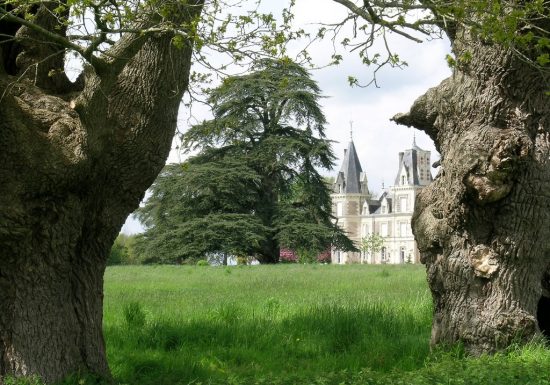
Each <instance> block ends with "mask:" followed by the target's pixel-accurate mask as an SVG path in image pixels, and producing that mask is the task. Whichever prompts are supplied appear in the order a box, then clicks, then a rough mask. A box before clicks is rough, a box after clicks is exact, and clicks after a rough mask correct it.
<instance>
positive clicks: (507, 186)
mask: <svg viewBox="0 0 550 385" xmlns="http://www.w3.org/2000/svg"><path fill="white" fill-rule="evenodd" d="M487 135H488V136H494V138H493V140H492V142H493V146H492V148H491V149H490V150H489V151H488V154H487V155H486V158H485V159H481V162H479V163H478V165H477V166H476V167H475V169H474V170H472V172H471V173H469V174H468V175H467V176H466V178H465V179H464V184H465V185H466V186H467V187H468V190H469V191H470V192H471V193H472V195H473V197H474V200H475V202H477V203H478V204H481V205H484V204H487V203H493V202H496V201H499V200H502V199H504V198H505V197H506V196H507V195H508V194H509V193H510V191H511V190H512V187H513V186H514V183H515V179H516V178H517V174H518V171H519V169H520V167H521V163H522V162H523V161H524V160H525V159H526V158H527V157H528V156H530V154H531V153H532V146H533V145H532V142H531V140H530V139H529V138H527V137H526V136H525V133H521V132H520V131H516V130H511V129H507V130H499V129H495V128H492V129H489V130H488V133H487Z"/></svg>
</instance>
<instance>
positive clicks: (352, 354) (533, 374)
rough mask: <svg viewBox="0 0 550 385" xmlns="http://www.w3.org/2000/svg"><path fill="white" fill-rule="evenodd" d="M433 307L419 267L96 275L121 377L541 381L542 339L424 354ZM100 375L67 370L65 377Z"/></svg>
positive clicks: (462, 384) (545, 368) (130, 270)
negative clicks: (486, 349) (479, 351)
mask: <svg viewBox="0 0 550 385" xmlns="http://www.w3.org/2000/svg"><path fill="white" fill-rule="evenodd" d="M431 312H432V309H431V297H430V294H429V292H428V289H427V285H426V282H425V273H424V270H423V268H422V267H421V266H411V265H406V266H358V265H351V266H329V265H280V266H253V267H250V266H244V267H203V266H201V267H199V266H197V267H193V266H158V267H155V266H149V267H146V266H125V267H122V266H121V267H110V268H108V270H107V273H106V276H105V314H104V329H105V337H106V344H107V354H108V358H109V363H110V366H111V370H112V372H113V375H114V380H115V382H116V383H117V384H120V385H153V384H154V385H183V384H194V385H199V384H200V385H206V384H212V385H214V384H216V385H218V384H219V385H221V384H224V385H225V384H229V385H254V384H257V385H260V384H266V385H267V384H270V385H286V384H314V385H329V384H334V385H399V384H401V385H550V350H549V349H548V348H547V347H546V346H545V345H544V344H543V343H541V342H538V343H536V342H533V343H532V344H529V345H527V346H523V347H512V348H510V349H509V350H508V351H507V352H503V353H500V354H497V355H494V356H483V357H478V358H474V357H467V356H465V355H464V353H463V351H462V349H460V347H459V346H456V347H453V348H451V349H447V350H443V349H441V350H437V351H430V349H429V346H428V341H429V336H430V324H431ZM99 383H100V382H97V380H96V379H94V378H93V377H91V376H86V375H85V374H83V375H79V374H75V375H73V376H71V377H70V378H68V379H67V380H66V381H64V382H63V383H62V385H73V384H78V385H97V384H99ZM4 384H6V385H41V383H40V381H39V380H37V379H33V378H31V379H9V378H8V379H4Z"/></svg>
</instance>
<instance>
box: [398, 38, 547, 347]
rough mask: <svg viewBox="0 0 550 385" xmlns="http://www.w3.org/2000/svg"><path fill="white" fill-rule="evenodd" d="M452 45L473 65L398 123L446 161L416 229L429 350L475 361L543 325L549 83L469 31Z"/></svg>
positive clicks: (422, 199)
mask: <svg viewBox="0 0 550 385" xmlns="http://www.w3.org/2000/svg"><path fill="white" fill-rule="evenodd" d="M452 44H453V51H454V53H455V54H456V56H457V58H461V57H468V56H471V59H469V60H468V61H464V62H460V60H459V64H458V65H457V67H456V68H455V69H454V73H453V75H452V76H451V77H450V78H448V79H446V80H444V81H443V82H442V83H441V84H440V85H439V86H437V87H435V88H433V89H430V90H429V91H428V92H427V93H426V94H425V95H423V96H421V97H420V98H419V99H418V100H416V102H415V103H414V105H413V106H412V108H411V110H410V112H409V113H407V114H400V115H397V116H396V117H394V120H396V121H397V122H398V123H401V124H405V125H409V126H414V127H416V128H419V129H421V130H424V131H425V132H426V133H427V134H428V135H429V136H430V137H431V138H432V139H433V140H434V142H435V144H436V147H437V149H438V151H439V152H440V153H441V158H442V159H441V169H440V171H439V174H438V176H437V177H436V179H435V181H434V183H432V184H431V185H430V186H429V187H427V188H425V189H424V190H423V191H422V192H421V193H420V195H419V196H418V198H417V203H416V207H415V212H414V216H413V223H412V226H413V232H414V234H415V237H416V240H417V242H418V247H419V250H420V252H421V261H422V263H424V264H425V265H426V270H427V273H428V282H429V286H430V289H431V291H432V295H433V300H434V307H435V309H434V319H433V325H432V336H431V342H432V344H454V343H457V342H461V343H463V344H464V346H465V348H466V349H467V351H469V352H471V353H473V354H481V353H485V352H493V351H496V350H499V349H502V348H505V347H506V346H508V345H510V344H511V343H513V342H516V341H517V342H523V341H526V340H529V339H531V338H533V337H534V336H535V335H537V334H538V333H539V330H540V329H539V323H541V324H544V322H546V324H547V322H548V320H546V321H545V320H544V319H539V320H537V310H538V309H537V306H538V304H539V301H540V300H541V297H543V296H546V297H548V296H550V292H549V291H548V288H549V287H548V286H547V285H548V275H545V272H547V271H548V267H549V262H550V258H549V257H550V253H549V251H550V226H549V224H550V167H549V166H550V164H549V156H550V103H549V101H550V100H549V97H548V96H546V95H545V92H547V91H549V90H550V78H549V76H548V73H546V74H545V73H544V72H541V71H539V70H538V69H536V68H535V67H533V66H531V65H529V64H526V63H525V62H523V61H522V60H520V58H519V57H518V56H517V55H516V54H514V53H513V52H512V51H511V50H508V49H506V48H503V47H501V46H498V45H493V44H489V43H487V42H484V41H481V40H479V39H477V38H474V37H472V36H471V35H470V34H469V32H468V30H464V29H463V30H461V29H458V30H457V32H456V34H455V35H453V36H452ZM465 53H468V55H466V56H464V54H465ZM545 285H546V289H545V288H544V286H545ZM541 303H543V305H541V306H548V305H547V304H548V302H545V301H542V302H541ZM544 304H546V305H544ZM539 317H541V311H540V309H539Z"/></svg>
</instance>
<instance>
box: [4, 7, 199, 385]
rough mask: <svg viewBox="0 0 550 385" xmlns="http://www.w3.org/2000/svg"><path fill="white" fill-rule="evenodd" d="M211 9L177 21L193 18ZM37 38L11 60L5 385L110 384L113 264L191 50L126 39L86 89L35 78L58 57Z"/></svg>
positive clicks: (159, 152) (165, 136) (155, 159)
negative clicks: (108, 316) (41, 384)
mask: <svg viewBox="0 0 550 385" xmlns="http://www.w3.org/2000/svg"><path fill="white" fill-rule="evenodd" d="M202 3H203V2H202V1H201V0H197V1H194V2H188V3H186V4H185V5H179V7H180V8H181V9H180V10H179V12H175V13H174V15H173V16H174V17H175V18H178V21H180V22H182V23H183V22H189V21H190V20H192V19H193V18H195V17H197V16H198V15H199V14H200V11H201V8H202ZM44 4H45V3H44ZM37 20H38V18H37ZM43 27H44V28H47V27H48V28H49V26H48V25H45V26H43ZM52 30H54V29H52ZM26 33H28V31H27V32H26V31H25V29H24V28H19V30H18V32H17V36H18V37H19V39H20V40H18V41H20V43H21V44H20V45H19V46H17V47H16V48H17V49H19V51H18V52H16V54H17V55H13V54H11V53H10V54H7V53H6V52H0V54H1V55H0V57H1V58H2V65H0V293H1V296H0V384H1V383H2V378H3V377H4V376H8V375H10V376H27V375H33V374H36V375H39V376H40V377H42V379H43V380H45V381H46V382H48V383H51V382H54V381H57V380H60V379H62V378H63V377H64V376H67V375H68V374H70V373H73V372H76V371H88V372H92V373H95V374H98V375H100V376H103V377H107V378H108V377H109V376H110V375H109V369H108V365H107V361H106V356H105V346H104V341H103V335H102V305H103V273H104V270H105V266H106V260H107V256H108V253H109V250H110V247H111V245H112V243H113V241H114V239H115V237H116V236H117V234H118V232H119V230H120V228H121V226H122V224H123V223H124V221H125V218H126V217H127V215H128V214H129V213H131V212H132V211H133V210H135V209H136V208H137V206H138V204H139V202H140V200H141V199H142V198H143V195H144V192H145V190H146V189H147V188H148V187H149V185H150V184H151V183H152V182H153V180H154V179H155V177H156V175H157V174H158V172H159V171H160V170H161V168H162V167H163V165H164V162H165V160H166V158H167V156H168V152H169V150H170V144H171V140H172V137H173V134H174V132H175V129H176V120H177V113H178V108H179V105H180V100H181V97H182V94H183V92H184V91H185V89H186V87H187V84H188V77H189V68H190V58H191V50H192V42H191V41H189V42H188V43H187V44H186V45H185V47H184V48H181V49H180V48H176V47H174V46H173V44H172V42H171V39H172V37H173V35H171V34H170V33H157V34H155V35H147V36H144V37H139V36H138V37H136V36H129V35H128V36H125V37H123V38H122V39H121V40H120V41H119V42H118V43H117V44H116V45H115V46H114V47H113V48H112V49H111V55H112V56H110V57H109V59H108V60H107V65H106V66H105V67H102V68H100V69H96V70H93V69H91V68H88V69H87V70H86V71H85V76H84V77H83V78H81V80H84V82H83V84H84V85H83V88H80V91H79V90H78V89H72V90H70V89H68V86H67V84H69V83H68V82H67V81H60V80H59V79H48V78H45V77H44V76H49V74H48V72H49V71H46V70H43V69H42V68H40V71H38V70H36V71H27V69H29V68H30V69H32V68H34V67H33V66H40V65H41V63H44V61H43V60H42V59H43V56H44V55H49V53H48V52H45V53H41V52H40V50H34V51H33V50H32V49H31V48H32V47H30V46H32V44H37V43H36V38H37V36H33V39H34V40H33V39H30V40H25V36H26V35H25V34H26ZM42 38H43V37H40V39H42ZM40 39H39V40H40ZM33 41H34V43H33ZM38 44H39V45H40V44H41V47H43V46H44V42H42V41H39V42H38ZM29 47H30V48H29ZM50 48H51V49H52V50H59V49H61V48H60V47H56V46H52V47H50ZM46 51H47V50H46ZM33 54H34V55H36V57H33V56H32V55H33ZM15 56H18V57H19V58H20V60H18V61H17V62H14V61H13V60H15ZM59 56H60V57H62V56H63V55H59ZM113 57H114V58H113ZM21 58H24V59H25V60H23V59H21ZM62 62H63V60H61V63H62ZM37 63H38V64H37ZM54 64H55V63H54ZM18 65H19V66H20V67H17V66H18ZM57 65H59V61H58V63H57ZM21 66H22V67H21ZM14 68H15V69H17V71H16V72H14V71H15V70H13V69H14ZM54 80H55V81H54ZM65 80H66V79H65ZM80 84H82V83H80ZM77 86H78V85H73V88H77Z"/></svg>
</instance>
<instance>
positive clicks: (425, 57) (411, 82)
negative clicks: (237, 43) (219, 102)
mask: <svg viewBox="0 0 550 385" xmlns="http://www.w3.org/2000/svg"><path fill="white" fill-rule="evenodd" d="M264 3H268V4H267V5H264V7H266V8H265V9H269V10H271V11H273V12H274V13H275V14H277V13H280V9H281V8H282V7H283V5H284V4H281V3H279V2H264ZM295 13H296V15H295V22H296V25H298V26H303V27H304V28H308V29H310V30H312V31H313V30H316V29H317V26H316V25H315V23H318V22H326V23H330V22H335V21H339V20H342V18H343V17H345V16H346V14H347V12H346V10H345V9H344V7H342V6H341V5H339V4H337V3H335V2H333V1H332V0H299V1H297V2H296V8H295ZM388 41H389V42H390V44H391V46H392V49H393V50H394V51H395V52H397V53H398V54H399V55H400V57H401V58H402V59H403V60H405V61H406V62H407V63H408V66H407V67H405V68H404V69H397V68H393V69H392V68H384V69H383V70H381V71H380V72H379V74H378V80H379V82H378V83H379V86H380V88H376V87H374V86H371V87H368V88H351V87H350V86H349V85H348V82H347V77H348V76H349V75H352V76H356V77H358V78H360V79H364V80H365V79H366V80H368V79H370V76H371V71H372V68H368V67H366V66H365V65H363V64H362V63H361V60H360V59H359V58H358V55H357V54H356V53H353V52H351V53H350V52H348V53H344V52H342V53H343V54H344V61H343V62H342V64H341V65H339V66H332V67H327V68H323V69H318V70H313V71H312V72H311V73H312V76H313V78H314V79H315V80H316V81H317V82H318V83H319V86H320V87H321V89H322V91H323V94H324V95H326V96H328V97H327V98H325V99H323V100H322V102H321V103H322V105H323V111H324V113H325V115H326V117H327V121H328V124H327V131H326V134H327V137H328V139H331V140H333V141H334V144H333V150H334V152H335V155H336V156H337V157H338V159H337V161H336V165H335V169H334V170H330V171H323V173H324V174H326V175H335V174H336V171H337V170H338V169H339V167H340V163H341V161H342V158H343V152H344V148H346V147H347V145H348V142H349V139H350V123H349V122H350V121H353V140H354V143H355V147H356V149H357V152H358V155H359V158H360V161H361V164H362V166H363V171H365V172H366V173H367V177H368V179H369V188H370V189H371V190H373V191H380V190H381V187H382V183H384V184H385V186H386V187H387V186H389V185H391V184H393V181H394V178H395V174H396V173H397V166H398V154H399V152H400V151H403V150H405V149H408V148H410V147H411V145H412V140H413V129H411V128H407V127H402V126H398V125H396V124H395V123H393V122H391V121H390V120H389V119H390V118H391V117H392V116H394V115H395V114H396V113H399V112H406V111H408V110H409V108H410V106H411V105H412V103H413V102H414V100H415V99H416V98H417V97H419V96H421V95H422V94H423V93H424V92H426V90H427V89H428V88H430V87H434V86H436V85H437V84H439V83H440V82H441V81H442V80H443V79H445V78H446V77H448V76H449V75H450V73H451V72H450V70H449V68H448V67H447V64H446V61H445V60H444V59H445V55H446V54H447V53H448V52H449V51H450V48H449V42H448V41H447V40H433V41H429V42H425V43H422V44H418V43H414V42H412V41H409V40H406V39H403V38H402V37H399V36H390V37H389V39H388ZM300 44H302V43H299V44H293V46H292V47H293V49H295V50H298V49H300V48H302V46H303V44H302V45H300ZM295 52H296V51H295ZM309 53H310V54H311V56H312V57H313V59H314V61H316V62H317V63H318V64H324V63H326V62H327V61H328V58H329V57H330V55H331V53H332V42H331V41H330V39H328V38H327V39H325V40H324V41H323V42H319V43H317V44H314V45H312V46H311V47H310V48H309ZM188 116H189V111H188V110H186V109H184V108H182V109H181V110H180V117H179V120H178V121H179V123H180V127H179V130H180V131H184V130H185V129H186V127H187V126H188V124H189V123H188ZM195 117H196V118H198V119H199V120H201V119H205V118H206V119H208V118H209V116H208V112H207V111H206V110H205V109H204V108H202V109H199V111H195ZM416 143H417V144H418V146H419V147H421V148H423V149H425V150H430V151H432V162H433V161H434V160H436V159H437V158H438V157H439V155H438V154H437V153H436V151H435V147H434V145H433V142H432V141H431V139H430V138H429V137H428V136H427V135H426V134H424V133H423V132H419V131H416ZM176 145H177V143H176V142H175V144H174V146H176ZM181 160H183V157H181V156H180V155H178V153H177V151H175V150H174V151H172V152H171V154H170V157H169V159H168V162H178V161H181ZM122 231H123V232H126V233H134V232H139V231H141V227H140V225H139V223H136V221H135V220H132V219H129V220H128V221H127V223H126V224H125V226H124V227H123V229H122Z"/></svg>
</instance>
